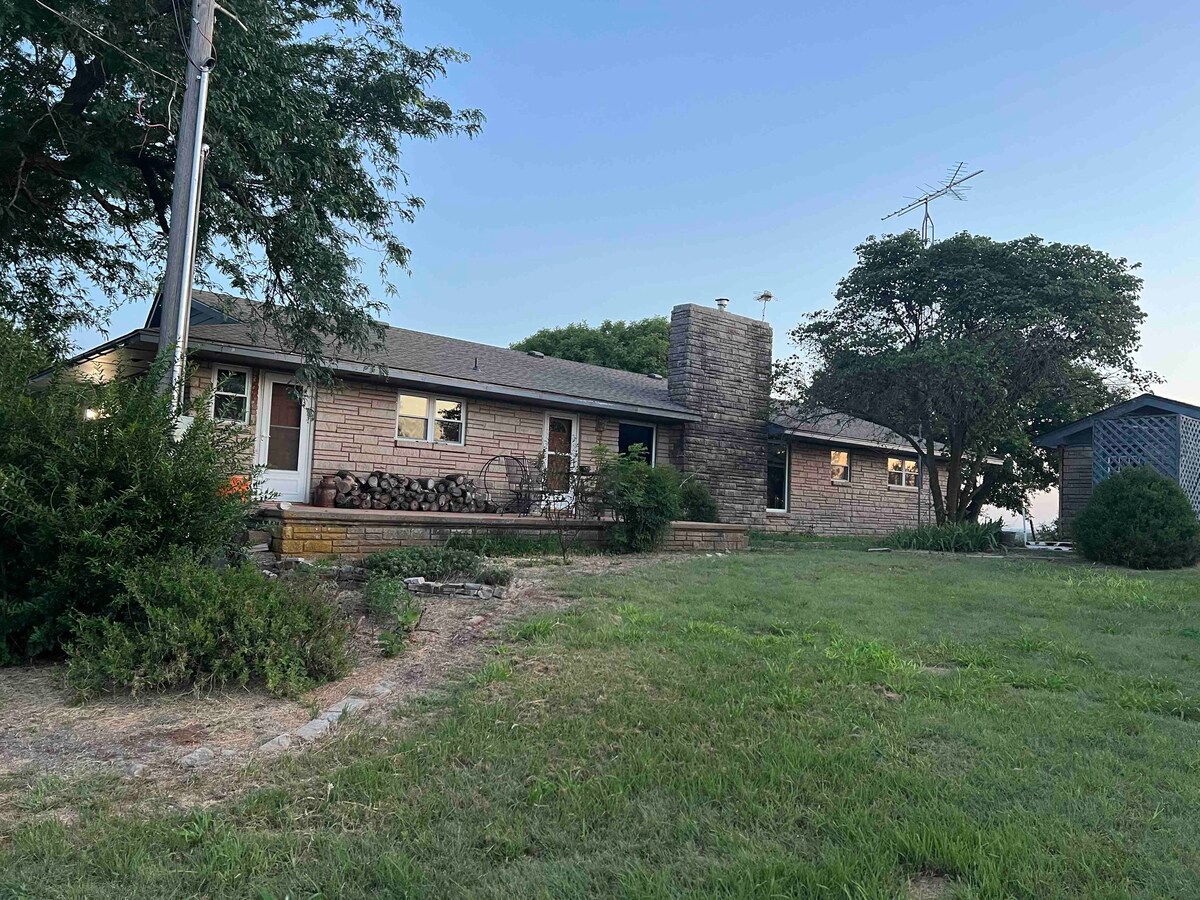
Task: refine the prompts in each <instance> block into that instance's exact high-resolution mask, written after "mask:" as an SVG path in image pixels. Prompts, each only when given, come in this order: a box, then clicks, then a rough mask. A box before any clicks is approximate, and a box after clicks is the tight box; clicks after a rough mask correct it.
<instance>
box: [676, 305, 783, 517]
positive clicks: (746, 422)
mask: <svg viewBox="0 0 1200 900" xmlns="http://www.w3.org/2000/svg"><path fill="white" fill-rule="evenodd" d="M668 372H669V375H668V379H669V380H668V388H669V390H670V394H671V399H672V400H674V401H675V402H676V403H679V404H682V405H683V406H685V407H687V408H688V409H690V410H692V411H693V412H695V413H697V414H698V415H700V416H701V417H702V418H701V421H699V422H689V423H688V424H687V425H686V426H685V427H684V429H683V433H682V435H681V437H680V441H679V444H678V446H677V449H676V453H675V460H676V464H677V465H678V466H679V468H680V469H682V470H683V471H684V472H688V473H694V474H695V475H696V476H697V477H698V478H699V479H700V480H701V481H703V482H704V483H705V484H707V485H708V488H709V490H711V491H712V493H713V497H714V498H715V499H716V501H717V507H718V509H719V510H720V512H719V515H720V519H721V521H722V522H736V523H744V524H750V525H758V526H761V525H764V524H765V523H766V496H767V410H768V406H769V402H770V389H771V326H769V325H767V324H766V323H765V322H759V321H757V320H755V319H748V318H746V317H745V316H737V315H733V314H732V313H728V312H722V311H721V310H719V309H716V308H709V307H704V306H697V305H695V304H684V305H682V306H677V307H675V308H674V309H673V310H671V339H670V352H669V357H668Z"/></svg>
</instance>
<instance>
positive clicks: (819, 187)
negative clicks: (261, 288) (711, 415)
mask: <svg viewBox="0 0 1200 900" xmlns="http://www.w3.org/2000/svg"><path fill="white" fill-rule="evenodd" d="M405 12H406V16H407V23H408V24H407V26H406V32H407V38H408V40H409V41H410V42H411V43H413V44H418V45H424V44H434V43H443V44H449V45H451V46H455V47H458V48H460V49H462V50H465V51H467V52H468V53H470V54H471V56H472V59H471V61H470V62H469V63H467V64H465V65H463V66H459V67H457V68H455V69H454V70H453V71H452V72H451V74H450V77H449V79H447V80H446V81H443V82H442V83H441V84H440V85H439V87H438V91H439V92H440V93H441V94H442V95H443V96H445V97H446V98H447V99H449V100H450V101H451V102H453V103H455V104H456V105H461V106H476V107H479V108H481V109H482V110H483V111H484V113H485V114H486V115H487V117H488V123H487V125H486V126H485V128H484V131H483V134H482V136H481V137H479V138H477V139H476V140H474V141H467V140H454V141H440V142H437V143H430V144H414V145H411V146H410V147H409V148H408V149H407V151H406V153H405V158H404V166H405V168H406V169H407V171H408V172H409V174H410V177H411V188H412V190H413V192H414V193H416V194H418V195H420V196H422V197H424V198H425V200H426V203H427V206H426V208H425V209H424V210H423V211H422V212H421V213H420V214H419V215H418V218H417V221H416V223H415V224H413V225H401V226H399V227H400V232H401V234H402V237H403V239H404V240H405V241H406V242H407V243H408V244H409V245H410V246H411V247H412V249H413V258H412V270H413V271H412V275H411V276H400V279H399V284H398V288H399V291H400V294H399V297H398V298H397V299H396V300H394V301H393V303H392V307H391V315H390V320H391V321H392V322H393V323H394V324H397V325H403V326H405V327H409V328H416V329H419V330H425V331H433V332H440V333H449V334H453V335H455V336H458V337H463V338H469V339H473V340H480V341H485V342H489V343H497V344H506V343H509V342H511V341H513V340H517V339H519V338H521V337H523V336H525V335H526V334H528V333H530V332H532V331H534V330H536V329H538V328H540V327H543V326H546V325H557V324H564V323H566V322H570V321H580V320H587V321H590V322H598V321H600V320H602V319H604V318H640V317H643V316H647V315H654V314H665V313H667V312H669V310H670V308H671V306H672V305H673V304H675V303H679V302H684V301H696V302H710V301H711V300H712V298H715V297H718V296H725V297H730V298H732V300H733V306H732V309H733V310H734V311H738V312H742V313H746V314H754V315H757V314H758V307H757V306H754V305H752V304H751V298H752V297H753V296H754V294H755V293H757V292H758V291H761V290H764V289H768V290H770V291H772V292H773V293H774V295H775V297H776V301H775V302H774V303H773V304H771V307H770V308H769V310H768V313H767V318H768V319H769V320H770V322H771V323H772V324H773V325H774V327H775V332H776V352H777V353H779V354H782V353H786V352H788V349H789V348H788V345H787V341H786V337H785V336H786V332H787V330H788V329H789V328H790V327H792V326H793V325H794V324H795V323H796V322H797V321H798V320H799V318H800V316H801V315H802V314H803V313H804V312H806V311H808V310H812V309H816V308H819V307H821V306H823V305H826V304H828V303H829V302H830V299H831V293H832V291H833V289H834V286H835V285H836V282H837V280H838V278H839V277H840V276H841V275H843V274H844V273H845V272H846V270H847V269H848V268H849V267H850V265H852V263H853V248H854V246H855V244H856V243H858V242H859V241H860V240H861V239H862V238H863V237H865V236H866V235H868V234H873V233H882V232H883V231H890V230H895V227H896V223H894V222H888V223H886V224H885V223H881V222H880V221H879V220H880V217H881V216H882V215H884V214H885V213H887V212H889V211H891V210H893V209H895V208H897V207H898V206H900V205H902V203H903V200H904V197H905V196H906V195H911V194H913V193H914V190H915V189H916V188H917V187H918V186H919V185H921V184H923V183H927V182H933V181H936V180H938V179H939V178H940V177H941V176H942V175H943V173H944V172H945V170H946V169H947V167H948V166H950V165H952V164H953V163H955V162H956V161H958V160H965V161H966V162H967V163H968V165H970V166H971V167H972V168H982V169H984V170H985V173H984V174H983V175H981V176H980V177H979V178H977V179H975V181H974V182H973V185H974V189H973V190H972V192H971V193H970V195H969V197H970V200H969V202H967V203H956V202H954V201H952V200H948V201H942V202H940V203H939V204H938V205H937V207H936V210H935V220H936V223H937V229H938V233H939V234H940V235H943V236H945V235H948V234H950V233H952V232H954V231H958V230H963V229H967V230H970V231H973V232H977V233H982V234H988V235H991V236H993V237H996V238H1001V239H1004V238H1012V237H1018V236H1022V235H1026V234H1030V233H1033V234H1038V235H1041V236H1043V237H1045V238H1047V239H1052V240H1059V241H1067V242H1080V243H1087V244H1090V245H1092V246H1094V247H1098V248H1101V249H1103V250H1106V251H1108V252H1110V253H1113V254H1115V255H1122V256H1126V257H1128V258H1130V259H1132V260H1137V261H1140V262H1141V263H1142V264H1143V270H1142V274H1143V277H1144V278H1145V279H1146V286H1145V291H1144V294H1143V303H1144V307H1145V309H1146V310H1147V312H1148V313H1149V319H1148V321H1147V324H1146V327H1145V330H1144V350H1143V354H1142V363H1143V365H1145V366H1147V367H1149V368H1152V369H1154V370H1156V371H1158V372H1159V373H1160V374H1162V375H1163V376H1164V377H1165V378H1166V383H1165V384H1164V385H1163V386H1162V387H1161V388H1159V391H1160V392H1161V393H1164V394H1170V395H1174V396H1176V397H1178V398H1179V399H1182V400H1190V401H1192V402H1200V366H1197V365H1196V363H1197V361H1198V354H1197V352H1196V349H1195V347H1196V345H1197V344H1198V343H1200V324H1198V322H1197V320H1198V319H1200V306H1198V305H1197V303H1196V302H1195V292H1196V285H1197V274H1198V270H1200V240H1198V239H1197V225H1198V216H1197V212H1198V208H1197V207H1198V203H1197V185H1198V178H1197V176H1198V175H1200V115H1198V114H1197V113H1198V111H1200V52H1198V51H1197V48H1200V4H1197V3H1173V4H1168V3H1145V2H1143V3H1089V4H1073V3H1046V2H1040V3H998V2H991V3H929V2H926V3H914V4H900V3H895V2H884V3H833V4H817V3H795V2H792V3H782V2H780V3H771V2H753V0H751V2H745V3H742V4H740V5H735V4H728V3H722V4H716V3H703V2H672V3H655V4H651V3H617V2H605V3H599V2H586V0H573V2H570V3H560V2H556V3H533V2H523V3H516V4H496V3H485V2H466V0H438V2H436V3H434V2H431V0H412V2H410V3H408V4H407V5H406V6H405ZM903 224H904V225H911V226H914V227H915V226H917V225H919V214H913V215H912V216H911V217H909V218H908V219H906V220H903ZM364 258H365V260H366V263H365V265H364V273H366V274H367V275H371V274H373V272H374V269H375V266H374V261H373V260H372V259H371V258H370V256H369V255H368V256H365V257H364ZM144 309H145V307H144V305H142V306H138V307H130V308H127V309H125V310H123V311H122V312H121V313H120V314H119V315H118V318H117V320H116V321H114V323H113V328H112V332H113V333H119V332H120V331H122V330H124V329H125V328H127V327H132V326H134V325H135V324H137V323H138V321H139V320H140V318H141V316H142V315H143V314H144Z"/></svg>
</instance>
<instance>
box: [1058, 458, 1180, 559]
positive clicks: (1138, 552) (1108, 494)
mask: <svg viewBox="0 0 1200 900" xmlns="http://www.w3.org/2000/svg"><path fill="white" fill-rule="evenodd" d="M1072 527H1073V530H1074V532H1075V546H1076V547H1077V548H1078V549H1079V552H1080V553H1082V554H1083V555H1084V556H1086V557H1087V558H1088V559H1091V560H1095V561H1096V562H1104V563H1110V564H1112V565H1117V566H1128V567H1129V568H1132V569H1178V568H1181V567H1183V566H1191V565H1194V564H1195V563H1196V560H1197V558H1200V522H1197V520H1196V513H1195V511H1194V510H1193V509H1192V505H1191V503H1190V502H1189V500H1188V497H1187V494H1185V493H1184V491H1183V488H1181V487H1180V486H1179V485H1178V484H1176V483H1175V481H1174V480H1173V479H1171V478H1168V477H1166V476H1165V475H1160V474H1159V473H1158V472H1156V471H1154V470H1153V469H1151V468H1149V467H1147V466H1137V467H1134V468H1130V469H1123V470H1122V471H1120V472H1117V473H1116V474H1115V475H1111V476H1109V477H1108V478H1106V479H1104V481H1102V482H1100V483H1099V484H1098V485H1096V487H1095V489H1094V490H1093V491H1092V497H1091V500H1089V501H1088V504H1087V506H1085V507H1084V508H1083V509H1082V510H1081V511H1080V512H1079V515H1077V516H1076V517H1075V521H1074V522H1073V523H1072Z"/></svg>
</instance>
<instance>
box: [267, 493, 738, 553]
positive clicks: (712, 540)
mask: <svg viewBox="0 0 1200 900" xmlns="http://www.w3.org/2000/svg"><path fill="white" fill-rule="evenodd" d="M260 515H261V516H262V517H263V518H264V519H266V520H267V521H268V522H269V523H270V524H271V529H272V534H273V537H272V539H271V549H272V551H274V552H275V553H277V554H279V555H281V556H302V557H308V558H320V559H328V558H332V557H346V558H357V557H362V556H366V555H367V554H369V553H375V552H377V551H380V550H390V549H392V548H395V547H440V546H443V545H444V544H445V543H446V541H448V540H449V539H450V537H451V536H453V535H471V536H474V535H516V536H521V537H530V538H535V539H536V538H545V537H550V538H556V537H557V535H558V532H557V531H556V530H555V528H554V526H553V525H552V524H551V523H550V522H548V521H547V520H545V519H541V518H538V517H536V516H524V517H522V516H497V515H485V514H482V513H413V512H393V511H390V510H374V509H357V510H350V509H321V508H318V507H312V506H300V505H294V506H290V507H289V508H287V509H279V508H274V507H271V508H266V509H263V510H261V511H260ZM606 525H607V523H605V522H602V521H586V522H579V523H577V524H576V525H575V526H574V527H576V528H578V530H579V532H580V533H579V537H578V539H577V540H576V542H575V546H577V547H598V546H600V545H601V544H602V543H603V542H604V529H605V527H606ZM747 546H749V529H748V528H747V527H746V526H745V525H720V524H714V523H710V522H674V523H672V525H671V532H670V533H669V534H668V535H667V538H666V540H665V541H664V542H663V549H664V550H672V551H689V552H716V551H726V550H745V549H746V548H747Z"/></svg>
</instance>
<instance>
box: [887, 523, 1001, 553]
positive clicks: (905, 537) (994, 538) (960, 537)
mask: <svg viewBox="0 0 1200 900" xmlns="http://www.w3.org/2000/svg"><path fill="white" fill-rule="evenodd" d="M1003 527H1004V523H1002V522H1000V521H999V520H995V521H990V520H985V521H983V522H955V523H951V524H946V525H924V526H922V527H920V528H901V529H899V530H897V531H894V532H892V534H891V535H889V536H888V538H887V544H888V546H889V547H897V548H899V549H901V550H939V551H942V552H945V553H990V552H992V551H994V550H999V549H1000V532H1001V530H1002V529H1003Z"/></svg>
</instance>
